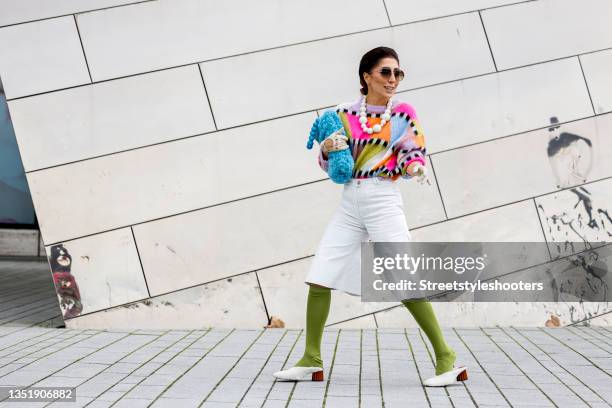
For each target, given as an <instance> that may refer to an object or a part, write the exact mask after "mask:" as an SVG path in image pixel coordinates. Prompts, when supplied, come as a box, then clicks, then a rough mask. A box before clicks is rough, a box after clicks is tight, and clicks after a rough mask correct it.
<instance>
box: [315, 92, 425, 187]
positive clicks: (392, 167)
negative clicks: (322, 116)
mask: <svg viewBox="0 0 612 408" xmlns="http://www.w3.org/2000/svg"><path fill="white" fill-rule="evenodd" d="M360 102H361V99H359V100H357V102H353V103H346V104H340V105H338V106H337V107H336V112H337V113H338V115H339V116H340V119H341V120H342V124H343V126H344V130H345V132H346V135H347V136H348V143H349V146H350V149H351V153H352V154H353V159H354V160H355V167H354V169H353V178H359V179H361V178H370V177H386V178H390V179H392V180H393V181H395V180H397V179H398V178H399V177H402V178H407V179H408V178H411V177H412V176H411V175H410V174H408V172H407V168H408V166H409V165H410V164H411V163H414V162H415V161H416V162H420V163H421V164H422V165H423V166H424V165H425V137H424V135H423V131H422V130H421V126H420V124H419V122H418V119H417V116H416V112H415V111H414V108H413V107H412V106H410V105H409V104H407V103H405V102H400V101H393V105H392V106H391V121H389V122H388V123H387V124H385V126H384V127H383V128H382V130H381V132H379V133H372V134H371V135H369V134H367V133H365V132H364V131H363V130H362V129H361V124H360V123H359V106H360ZM366 108H367V113H368V115H367V116H368V123H367V124H368V127H372V126H374V125H375V124H377V123H380V120H381V115H382V114H383V113H384V111H385V108H386V106H379V105H367V107H366ZM319 165H320V166H321V168H322V169H323V170H325V171H327V168H328V162H327V160H325V159H324V158H323V155H322V153H319Z"/></svg>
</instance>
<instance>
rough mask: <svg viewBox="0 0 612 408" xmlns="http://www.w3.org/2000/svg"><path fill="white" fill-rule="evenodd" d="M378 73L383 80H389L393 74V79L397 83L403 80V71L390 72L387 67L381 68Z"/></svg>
mask: <svg viewBox="0 0 612 408" xmlns="http://www.w3.org/2000/svg"><path fill="white" fill-rule="evenodd" d="M378 73H379V74H380V75H381V76H382V77H383V78H385V79H389V78H391V74H393V76H394V77H395V79H397V81H398V82H399V81H401V80H402V79H404V71H402V70H401V69H399V68H395V69H393V70H392V69H391V68H389V67H382V68H381V69H379V70H378Z"/></svg>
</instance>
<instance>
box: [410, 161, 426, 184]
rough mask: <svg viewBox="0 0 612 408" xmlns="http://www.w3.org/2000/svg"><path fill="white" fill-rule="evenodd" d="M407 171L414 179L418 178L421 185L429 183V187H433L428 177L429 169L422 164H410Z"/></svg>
mask: <svg viewBox="0 0 612 408" xmlns="http://www.w3.org/2000/svg"><path fill="white" fill-rule="evenodd" d="M406 171H407V172H408V174H410V175H411V176H412V177H416V180H417V182H418V183H419V184H421V185H425V183H427V184H428V185H431V182H430V181H429V178H428V177H427V168H426V167H425V166H423V165H422V164H421V163H419V162H417V161H415V162H413V163H410V165H409V166H408V168H407V169H406Z"/></svg>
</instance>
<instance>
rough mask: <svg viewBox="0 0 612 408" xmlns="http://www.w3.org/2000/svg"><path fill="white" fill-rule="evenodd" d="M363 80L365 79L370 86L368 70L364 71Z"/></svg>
mask: <svg viewBox="0 0 612 408" xmlns="http://www.w3.org/2000/svg"><path fill="white" fill-rule="evenodd" d="M363 80H364V81H365V83H366V84H368V86H370V74H368V73H367V72H364V73H363Z"/></svg>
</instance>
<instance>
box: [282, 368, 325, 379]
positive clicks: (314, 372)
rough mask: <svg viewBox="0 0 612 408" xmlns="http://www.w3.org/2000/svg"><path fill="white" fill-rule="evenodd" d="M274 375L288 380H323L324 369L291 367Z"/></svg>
mask: <svg viewBox="0 0 612 408" xmlns="http://www.w3.org/2000/svg"><path fill="white" fill-rule="evenodd" d="M272 375H273V376H274V377H276V378H278V379H279V380H286V381H323V369H322V368H321V367H291V368H289V369H287V370H282V371H277V372H275V373H274V374H272Z"/></svg>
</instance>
